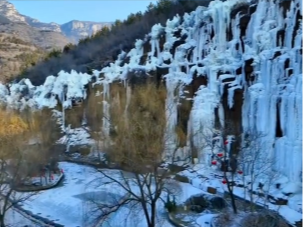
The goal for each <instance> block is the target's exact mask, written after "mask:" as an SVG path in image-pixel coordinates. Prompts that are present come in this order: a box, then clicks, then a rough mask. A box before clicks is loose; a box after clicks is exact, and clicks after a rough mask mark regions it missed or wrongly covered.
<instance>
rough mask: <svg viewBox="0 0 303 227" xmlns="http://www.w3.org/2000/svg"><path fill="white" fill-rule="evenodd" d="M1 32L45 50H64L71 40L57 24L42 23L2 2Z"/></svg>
mask: <svg viewBox="0 0 303 227" xmlns="http://www.w3.org/2000/svg"><path fill="white" fill-rule="evenodd" d="M0 16H1V18H2V20H1V21H2V22H1V21H0V22H1V23H0V32H1V33H5V34H6V35H11V36H15V37H17V38H19V39H22V40H23V41H25V42H28V43H32V44H34V45H37V46H39V47H42V48H44V49H47V50H48V49H53V48H63V47H64V46H65V45H66V44H67V43H68V42H69V40H68V39H67V38H66V37H65V36H64V35H63V34H62V33H61V29H60V26H59V25H57V24H55V23H50V24H47V23H41V22H39V21H38V20H35V19H33V18H30V17H28V16H24V15H22V14H20V13H19V12H18V11H17V10H16V9H15V7H14V5H13V4H11V3H9V2H8V1H6V0H0Z"/></svg>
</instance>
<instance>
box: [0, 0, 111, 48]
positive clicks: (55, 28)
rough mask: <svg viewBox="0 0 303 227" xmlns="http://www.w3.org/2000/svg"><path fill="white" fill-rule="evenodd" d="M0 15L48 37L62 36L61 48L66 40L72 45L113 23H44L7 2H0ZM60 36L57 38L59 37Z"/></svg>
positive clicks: (0, 0) (1, 0) (59, 44)
mask: <svg viewBox="0 0 303 227" xmlns="http://www.w3.org/2000/svg"><path fill="white" fill-rule="evenodd" d="M0 15H2V16H3V17H5V18H7V19H9V20H10V21H11V22H13V23H18V24H24V25H28V26H30V27H31V28H34V29H37V30H39V31H43V32H49V33H48V35H53V34H55V33H51V32H56V33H58V34H59V35H60V36H62V41H61V42H59V43H58V46H59V47H61V46H62V45H63V43H66V40H68V41H69V42H72V43H77V42H78V40H79V39H81V38H85V37H87V36H90V35H92V34H94V33H95V32H96V31H98V30H100V29H101V28H102V27H104V26H110V25H111V23H102V22H88V21H77V20H73V21H70V22H67V23H65V24H62V25H59V24H57V23H43V22H40V21H39V20H37V19H34V18H31V17H29V16H25V15H22V14H20V13H19V12H18V11H17V10H16V8H15V7H14V5H13V4H11V3H10V2H8V1H6V0H0ZM58 34H57V36H59V35H58ZM63 40H64V41H63Z"/></svg>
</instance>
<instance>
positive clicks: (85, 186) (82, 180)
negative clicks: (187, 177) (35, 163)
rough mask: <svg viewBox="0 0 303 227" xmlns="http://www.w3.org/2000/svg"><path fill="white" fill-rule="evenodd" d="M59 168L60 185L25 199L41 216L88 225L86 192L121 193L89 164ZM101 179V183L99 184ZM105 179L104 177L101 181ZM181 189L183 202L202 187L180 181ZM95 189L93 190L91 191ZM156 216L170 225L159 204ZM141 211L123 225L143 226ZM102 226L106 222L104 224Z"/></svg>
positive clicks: (122, 213) (118, 217) (116, 222)
mask: <svg viewBox="0 0 303 227" xmlns="http://www.w3.org/2000/svg"><path fill="white" fill-rule="evenodd" d="M60 168H62V169H63V170H64V174H65V179H64V181H63V185H62V186H58V187H56V188H52V189H49V190H45V191H41V192H40V193H39V194H38V195H36V196H34V197H33V198H31V200H30V201H26V202H25V203H24V205H23V208H24V209H26V210H29V211H31V212H33V213H34V214H37V215H39V216H41V217H44V218H47V219H49V220H53V221H54V222H56V223H59V224H63V225H65V226H67V227H77V226H81V227H89V226H91V225H90V223H91V220H88V219H87V217H88V216H89V207H88V203H87V199H86V198H87V196H92V195H96V194H97V195H98V196H99V199H104V200H105V199H107V200H108V199H110V198H111V195H113V194H116V195H118V196H122V194H123V192H122V191H121V190H119V189H118V188H115V187H113V186H111V185H106V184H103V185H102V182H101V181H100V182H98V185H99V187H96V185H97V184H96V179H99V178H100V174H99V173H98V172H96V170H95V169H94V168H92V167H88V166H83V165H77V164H73V163H67V162H61V163H60ZM108 171H110V174H111V176H112V177H114V176H115V175H117V176H118V171H116V170H108ZM99 183H100V184H99ZM103 183H105V181H103ZM179 185H180V190H178V191H179V193H178V197H177V202H180V203H181V202H184V201H185V200H186V199H188V198H189V197H190V196H192V195H194V194H199V193H201V192H202V190H200V189H197V188H195V187H193V186H192V185H190V184H186V183H179ZM93 193H95V194H93ZM128 213H129V212H128V209H127V208H125V209H121V210H119V212H117V213H116V214H115V215H114V216H112V218H111V219H110V226H112V227H114V226H116V227H119V226H121V222H123V221H124V219H125V218H126V216H128V215H129V214H128ZM158 213H159V216H162V220H161V221H162V224H163V225H164V226H166V227H170V226H171V224H170V223H169V222H168V221H167V220H166V218H164V216H163V214H164V207H163V205H162V204H161V205H160V204H159V206H158ZM142 217H144V216H143V213H142V212H140V210H136V211H135V212H132V213H131V214H130V215H129V217H128V218H127V220H126V223H125V225H123V226H126V227H127V226H129V227H136V226H138V227H139V226H144V225H142V224H143V223H144V221H145V220H144V218H142ZM102 226H106V224H103V225H102Z"/></svg>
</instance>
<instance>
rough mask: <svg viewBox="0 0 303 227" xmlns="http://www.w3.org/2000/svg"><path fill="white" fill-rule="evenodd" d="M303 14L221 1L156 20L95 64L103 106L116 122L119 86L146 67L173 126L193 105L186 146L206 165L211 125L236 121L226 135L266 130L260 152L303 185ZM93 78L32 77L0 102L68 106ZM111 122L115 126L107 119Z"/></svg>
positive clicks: (272, 5)
mask: <svg viewBox="0 0 303 227" xmlns="http://www.w3.org/2000/svg"><path fill="white" fill-rule="evenodd" d="M301 17H302V5H301V1H299V0H293V1H287V0H286V1H274V0H268V1H267V0H260V1H258V3H255V2H253V1H244V0H229V1H224V2H222V1H218V0H216V1H212V2H211V3H210V5H209V7H208V8H205V7H198V8H197V9H196V10H195V11H193V12H191V13H190V14H185V15H184V17H183V18H180V17H179V16H178V15H177V16H175V17H174V18H173V19H172V20H168V21H167V23H166V26H165V27H163V26H161V25H160V24H156V25H154V26H153V27H152V29H151V33H150V34H149V35H148V36H147V37H146V39H145V40H137V41H136V43H135V45H134V48H133V49H132V50H131V51H130V52H129V53H121V54H120V55H119V56H118V58H117V60H116V61H115V62H113V63H112V64H110V65H109V66H108V67H105V68H103V69H102V70H101V71H94V77H96V78H97V81H96V82H95V84H99V85H101V86H103V97H104V101H103V108H102V109H103V110H102V111H103V112H104V114H105V116H106V119H109V118H110V112H109V105H110V91H111V84H112V83H115V81H121V80H122V81H124V84H125V86H128V83H127V82H128V80H127V79H128V75H129V74H136V73H137V72H139V71H140V72H142V71H143V72H144V74H145V75H149V74H152V73H153V74H156V75H157V76H158V77H159V78H164V79H165V82H166V88H167V91H168V92H167V99H166V101H167V106H169V110H168V111H167V132H169V133H171V134H173V133H175V132H174V130H173V129H174V128H175V127H176V126H177V124H178V121H177V118H178V116H179V115H180V112H179V109H180V106H182V101H183V102H190V103H191V109H190V114H189V115H188V116H185V117H187V119H186V121H187V122H188V124H187V127H188V128H187V130H186V132H185V133H186V134H187V137H188V141H187V145H186V146H187V147H188V148H189V149H190V148H192V147H193V146H194V147H196V148H197V149H198V157H197V158H198V161H199V162H200V163H203V162H204V163H209V157H210V154H211V153H210V147H205V146H203V144H201V143H202V142H203V137H205V134H212V133H213V132H212V131H209V130H205V129H209V128H213V127H214V126H215V124H219V125H221V126H226V125H227V124H229V123H230V122H232V124H233V127H232V128H231V129H230V130H229V132H228V134H230V135H240V134H241V133H243V134H245V133H247V132H254V133H255V134H258V133H260V134H262V135H264V136H263V137H262V144H264V146H262V148H261V149H262V152H261V153H262V157H261V159H263V160H264V159H267V160H268V162H271V163H273V165H272V166H271V168H272V170H274V171H275V172H277V173H279V174H281V175H283V176H285V177H286V178H287V179H288V180H289V181H291V182H301V180H302V179H301V169H302V75H301V74H302V28H301V26H302V24H301V23H302V22H301V20H300V18H301ZM91 79H92V76H90V75H87V74H80V73H76V72H74V71H72V72H71V73H65V72H60V73H59V75H58V77H54V76H49V77H48V78H47V80H46V81H45V83H44V85H42V86H39V87H34V86H32V85H31V83H30V81H28V80H23V81H21V82H20V83H18V84H12V85H9V86H4V85H0V99H1V100H3V101H4V102H6V103H7V104H8V105H9V106H11V107H17V108H24V107H25V106H30V107H36V108H42V107H51V108H52V107H54V106H56V105H57V103H58V101H60V102H64V105H65V106H66V107H69V106H71V103H72V100H74V99H77V98H80V99H82V98H86V90H85V86H86V84H87V83H89V81H90V80H91ZM8 87H9V88H8ZM125 90H127V89H125ZM176 90H177V91H178V92H175V91H176ZM63 94H65V95H64V96H63ZM125 96H127V97H129V96H130V95H129V94H126V93H125ZM179 117H180V116H179ZM181 117H184V116H181ZM201 126H203V130H200V129H201ZM103 129H104V131H106V132H109V122H108V121H104V124H103ZM176 137H177V136H176ZM172 138H174V137H172ZM183 150H184V149H183ZM183 150H182V151H183Z"/></svg>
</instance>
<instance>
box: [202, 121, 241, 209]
mask: <svg viewBox="0 0 303 227" xmlns="http://www.w3.org/2000/svg"><path fill="white" fill-rule="evenodd" d="M225 125H227V126H226V127H220V128H219V129H216V128H211V127H204V126H201V129H199V130H200V134H201V135H202V140H203V142H202V143H201V146H200V150H207V149H208V150H210V152H211V160H212V161H211V162H212V163H213V164H215V165H217V162H219V166H220V168H221V171H222V172H223V178H224V179H223V183H225V184H226V186H227V190H228V194H229V197H230V199H231V205H232V208H233V212H234V213H235V214H237V212H238V211H237V206H236V201H235V195H234V193H233V189H234V180H235V176H236V172H237V168H238V162H237V154H238V148H237V147H236V146H234V145H232V144H234V143H235V142H236V141H238V140H239V139H240V138H239V136H238V135H229V134H228V133H229V132H230V131H232V130H231V128H232V126H233V125H232V123H231V122H226V123H225Z"/></svg>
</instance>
